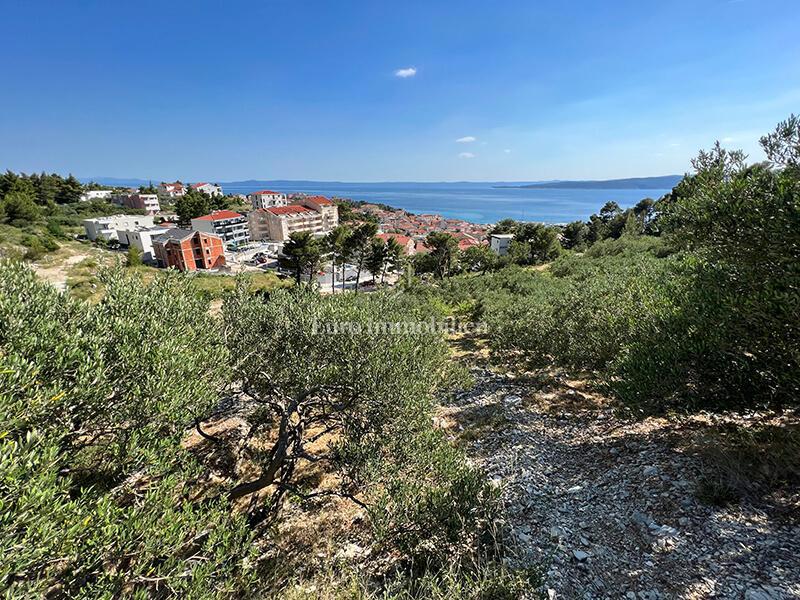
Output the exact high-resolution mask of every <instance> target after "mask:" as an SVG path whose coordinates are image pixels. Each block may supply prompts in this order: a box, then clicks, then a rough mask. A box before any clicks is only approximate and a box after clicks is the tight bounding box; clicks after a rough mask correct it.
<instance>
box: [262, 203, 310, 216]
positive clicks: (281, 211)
mask: <svg viewBox="0 0 800 600" xmlns="http://www.w3.org/2000/svg"><path fill="white" fill-rule="evenodd" d="M264 210H266V211H267V212H270V213H272V214H273V215H291V214H299V213H310V212H314V211H313V210H311V209H310V208H306V207H305V206H298V205H296V204H292V205H291V206H273V207H271V208H265V209H264Z"/></svg>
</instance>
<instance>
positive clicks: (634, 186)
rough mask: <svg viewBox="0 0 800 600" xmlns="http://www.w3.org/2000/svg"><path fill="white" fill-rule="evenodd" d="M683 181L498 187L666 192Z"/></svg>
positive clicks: (632, 180)
mask: <svg viewBox="0 0 800 600" xmlns="http://www.w3.org/2000/svg"><path fill="white" fill-rule="evenodd" d="M681 179H683V175H662V176H660V177H630V178H628V179H604V180H593V181H592V180H589V181H546V182H541V183H528V184H525V185H513V186H512V185H498V186H495V187H502V188H511V187H513V188H517V189H519V188H523V189H540V190H542V189H561V190H664V189H672V188H673V187H675V186H676V185H678V182H680V180H681Z"/></svg>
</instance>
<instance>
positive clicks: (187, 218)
mask: <svg viewBox="0 0 800 600" xmlns="http://www.w3.org/2000/svg"><path fill="white" fill-rule="evenodd" d="M175 212H176V213H177V214H178V224H179V225H180V226H181V227H188V226H189V225H190V224H191V221H192V219H196V218H197V217H202V216H203V215H207V214H208V213H210V212H211V199H210V198H209V197H208V196H207V195H206V194H203V193H202V192H198V191H197V190H195V189H193V188H189V189H187V190H186V193H185V194H184V195H183V196H179V197H178V199H177V201H176V202H175Z"/></svg>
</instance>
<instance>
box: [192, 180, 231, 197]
mask: <svg viewBox="0 0 800 600" xmlns="http://www.w3.org/2000/svg"><path fill="white" fill-rule="evenodd" d="M192 189H195V190H197V191H198V192H203V193H204V194H208V195H209V196H222V195H224V194H223V193H222V188H221V187H220V186H218V185H217V184H216V183H206V182H205V181H203V182H201V183H193V184H192Z"/></svg>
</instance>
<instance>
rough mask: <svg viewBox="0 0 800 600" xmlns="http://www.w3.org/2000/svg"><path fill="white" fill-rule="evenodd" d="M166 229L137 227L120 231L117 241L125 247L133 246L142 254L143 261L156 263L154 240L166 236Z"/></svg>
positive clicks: (118, 231)
mask: <svg viewBox="0 0 800 600" xmlns="http://www.w3.org/2000/svg"><path fill="white" fill-rule="evenodd" d="M167 231H168V229H167V228H166V227H136V228H134V229H118V230H117V239H118V240H119V243H120V244H122V245H123V246H128V247H130V246H133V247H134V248H138V250H139V252H141V253H142V260H143V261H144V262H148V263H154V262H156V256H155V253H154V251H153V239H155V238H158V237H160V236H162V235H164V234H165V233H166V232H167Z"/></svg>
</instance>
